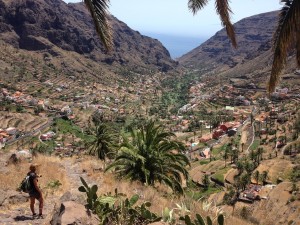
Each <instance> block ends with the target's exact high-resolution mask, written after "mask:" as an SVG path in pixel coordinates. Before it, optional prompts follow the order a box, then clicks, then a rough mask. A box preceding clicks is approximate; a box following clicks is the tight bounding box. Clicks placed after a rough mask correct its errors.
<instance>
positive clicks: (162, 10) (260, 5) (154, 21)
mask: <svg viewBox="0 0 300 225" xmlns="http://www.w3.org/2000/svg"><path fill="white" fill-rule="evenodd" d="M65 1H66V2H80V0H79V1H78V0H65ZM110 2H111V6H110V12H111V13H112V14H113V15H114V16H116V17H117V18H118V19H119V20H121V21H123V22H125V23H126V24H127V25H128V26H130V27H131V28H132V29H134V30H138V31H139V32H141V33H142V34H143V33H146V34H147V33H159V34H168V35H176V36H188V37H202V38H203V37H205V38H206V37H210V36H212V35H214V34H215V33H216V32H217V31H218V30H220V29H221V23H220V20H219V17H218V16H217V15H216V13H215V9H214V2H215V0H210V3H209V5H208V6H206V7H205V8H204V9H203V10H201V11H199V12H198V13H197V14H196V15H195V16H193V14H192V13H191V12H189V10H188V8H187V2H188V0H110ZM230 5H231V9H232V11H233V12H234V14H233V15H232V17H231V18H232V21H233V22H237V21H239V20H240V19H242V18H245V17H249V16H251V15H255V14H259V13H263V12H269V11H273V10H278V9H280V7H281V6H280V4H279V0H231V3H230Z"/></svg>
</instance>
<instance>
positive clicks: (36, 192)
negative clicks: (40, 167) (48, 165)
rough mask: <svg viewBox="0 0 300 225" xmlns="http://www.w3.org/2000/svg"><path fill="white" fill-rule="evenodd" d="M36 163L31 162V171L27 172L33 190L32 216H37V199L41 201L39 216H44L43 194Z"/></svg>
mask: <svg viewBox="0 0 300 225" xmlns="http://www.w3.org/2000/svg"><path fill="white" fill-rule="evenodd" d="M36 167H37V165H36V164H31V165H30V167H29V170H30V171H29V172H28V173H27V176H29V182H30V186H31V190H30V191H29V198H30V209H31V212H32V216H33V217H35V216H36V213H35V211H34V204H35V199H37V200H38V201H39V215H38V217H39V218H43V203H44V199H43V195H42V191H41V189H40V188H39V186H38V184H37V182H38V179H37V178H38V177H39V176H38V175H37V174H36Z"/></svg>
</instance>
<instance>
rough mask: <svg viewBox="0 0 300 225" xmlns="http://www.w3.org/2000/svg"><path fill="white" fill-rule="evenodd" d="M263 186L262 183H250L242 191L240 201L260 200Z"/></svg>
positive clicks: (251, 201)
mask: <svg viewBox="0 0 300 225" xmlns="http://www.w3.org/2000/svg"><path fill="white" fill-rule="evenodd" d="M261 188H262V186H261V185H256V184H250V185H248V186H247V188H246V190H244V191H242V192H241V193H240V195H239V201H242V202H247V203H253V202H254V201H255V200H260V196H259V192H260V191H261Z"/></svg>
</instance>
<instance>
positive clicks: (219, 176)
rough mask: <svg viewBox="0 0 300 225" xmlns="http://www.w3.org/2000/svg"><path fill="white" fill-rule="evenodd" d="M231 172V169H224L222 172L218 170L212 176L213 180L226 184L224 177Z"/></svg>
mask: <svg viewBox="0 0 300 225" xmlns="http://www.w3.org/2000/svg"><path fill="white" fill-rule="evenodd" d="M229 170H230V168H229V167H226V168H223V169H221V170H218V171H217V172H216V173H215V174H213V175H212V178H213V179H216V180H217V181H219V182H221V183H224V181H225V180H224V175H225V174H226V173H227V172H228V171H229Z"/></svg>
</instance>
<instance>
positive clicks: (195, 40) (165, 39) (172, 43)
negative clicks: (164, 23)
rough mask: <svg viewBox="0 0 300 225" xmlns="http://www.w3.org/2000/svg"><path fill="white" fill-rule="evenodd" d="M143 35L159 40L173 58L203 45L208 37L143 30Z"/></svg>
mask: <svg viewBox="0 0 300 225" xmlns="http://www.w3.org/2000/svg"><path fill="white" fill-rule="evenodd" d="M143 35H146V36H149V37H151V38H155V39H157V40H159V41H160V42H161V43H162V44H163V45H164V46H165V47H166V48H167V49H168V51H169V52H170V55H171V57H172V58H173V59H176V58H179V57H181V56H182V55H184V54H186V53H188V52H189V51H191V50H193V49H194V48H196V47H198V46H199V45H201V44H202V43H203V42H204V41H205V40H207V39H208V38H207V37H188V36H187V37H185V36H176V35H166V34H158V33H147V32H143Z"/></svg>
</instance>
